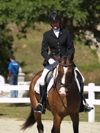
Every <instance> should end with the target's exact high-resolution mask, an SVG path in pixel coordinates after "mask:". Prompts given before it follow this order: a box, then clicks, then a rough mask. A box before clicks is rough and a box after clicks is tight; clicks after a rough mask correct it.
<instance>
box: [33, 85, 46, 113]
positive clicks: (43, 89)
mask: <svg viewBox="0 0 100 133" xmlns="http://www.w3.org/2000/svg"><path fill="white" fill-rule="evenodd" d="M46 97H47V88H46V86H45V85H43V86H42V85H40V102H39V103H38V105H37V106H36V107H35V109H34V112H38V113H43V114H44V113H45V110H46Z"/></svg>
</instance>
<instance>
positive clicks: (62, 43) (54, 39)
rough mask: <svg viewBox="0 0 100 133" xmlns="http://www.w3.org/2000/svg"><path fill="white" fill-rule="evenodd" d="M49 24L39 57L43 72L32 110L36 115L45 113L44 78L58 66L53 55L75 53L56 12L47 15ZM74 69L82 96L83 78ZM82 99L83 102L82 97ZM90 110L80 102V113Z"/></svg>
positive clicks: (67, 33)
mask: <svg viewBox="0 0 100 133" xmlns="http://www.w3.org/2000/svg"><path fill="white" fill-rule="evenodd" d="M49 22H50V25H51V27H52V29H51V30H49V31H47V32H45V33H44V35H43V41H42V48H41V55H42V56H43V58H44V59H45V60H44V63H43V65H44V70H43V73H42V76H41V77H40V102H39V103H38V105H37V106H36V107H35V109H34V112H38V113H45V108H46V96H45V93H46V92H45V91H46V90H47V89H45V88H46V86H45V77H46V75H47V73H48V72H49V71H51V70H53V69H54V68H55V67H56V66H57V64H58V62H57V61H55V60H54V58H53V55H56V56H59V57H62V56H68V55H74V53H75V49H74V45H73V41H72V38H71V36H70V33H69V31H68V30H67V29H62V28H61V17H60V15H59V14H58V13H57V12H53V13H51V14H50V15H49ZM48 47H49V49H50V54H48ZM75 69H76V70H77V71H78V73H79V74H80V76H81V79H82V82H81V92H82V96H83V86H84V78H83V76H82V74H81V73H80V71H79V70H78V69H77V67H76V66H75ZM82 98H83V100H84V101H85V99H84V97H82ZM90 110H91V107H88V106H86V104H85V105H83V102H82V109H81V110H80V111H81V112H82V111H85V112H89V111H90Z"/></svg>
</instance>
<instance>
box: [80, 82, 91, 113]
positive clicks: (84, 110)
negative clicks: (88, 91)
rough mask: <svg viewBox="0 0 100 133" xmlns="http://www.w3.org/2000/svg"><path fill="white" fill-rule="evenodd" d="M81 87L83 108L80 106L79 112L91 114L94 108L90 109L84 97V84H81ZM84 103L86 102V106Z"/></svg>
mask: <svg viewBox="0 0 100 133" xmlns="http://www.w3.org/2000/svg"><path fill="white" fill-rule="evenodd" d="M80 87H81V106H80V110H79V112H90V111H91V110H92V109H93V108H92V107H89V106H88V104H87V102H86V100H85V97H84V94H83V90H84V83H81V86H80ZM83 101H84V103H85V105H84V104H83Z"/></svg>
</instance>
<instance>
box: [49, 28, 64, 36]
mask: <svg viewBox="0 0 100 133" xmlns="http://www.w3.org/2000/svg"><path fill="white" fill-rule="evenodd" d="M50 34H51V35H52V36H54V37H56V35H55V34H54V31H53V29H51V30H50ZM62 34H63V29H62V28H60V32H59V37H60V36H62ZM59 37H58V38H59Z"/></svg>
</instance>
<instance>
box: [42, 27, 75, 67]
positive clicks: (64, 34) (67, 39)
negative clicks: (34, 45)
mask: <svg viewBox="0 0 100 133" xmlns="http://www.w3.org/2000/svg"><path fill="white" fill-rule="evenodd" d="M49 49H50V54H49V53H48V52H49ZM74 52H75V49H74V45H73V41H72V39H71V36H70V33H69V31H68V30H66V29H60V32H59V37H58V38H57V37H56V35H55V33H54V32H53V29H51V30H49V31H47V32H45V33H44V34H43V41H42V48H41V55H42V56H43V57H44V59H45V60H44V63H43V65H44V66H45V65H47V64H48V60H49V59H50V58H53V55H57V56H60V57H62V56H68V55H71V54H74Z"/></svg>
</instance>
